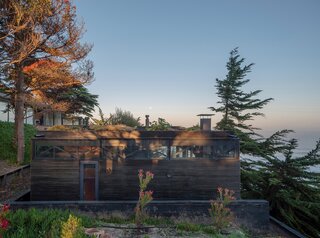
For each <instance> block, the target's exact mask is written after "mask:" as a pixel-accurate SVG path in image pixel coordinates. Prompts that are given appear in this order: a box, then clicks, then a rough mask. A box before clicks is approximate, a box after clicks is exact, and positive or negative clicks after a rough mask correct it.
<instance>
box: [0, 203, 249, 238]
mask: <svg viewBox="0 0 320 238" xmlns="http://www.w3.org/2000/svg"><path fill="white" fill-rule="evenodd" d="M70 214H72V215H73V216H74V217H76V218H77V219H79V221H80V227H79V229H80V233H79V234H80V236H74V237H88V236H86V235H85V233H84V227H87V228H90V227H91V228H93V227H99V226H103V225H107V224H110V223H111V224H121V225H129V226H132V225H134V224H133V219H132V217H125V216H124V215H122V214H110V213H109V214H108V213H101V214H100V215H101V216H100V217H99V216H98V217H92V215H88V214H86V213H75V212H71V211H69V210H60V209H43V210H40V209H34V208H31V209H28V210H23V209H18V210H16V211H10V212H9V214H8V216H7V218H8V219H9V221H10V227H9V229H8V230H7V231H6V232H5V233H4V235H3V238H7V237H10V238H18V237H27V238H28V237H30V238H31V237H32V238H36V237H49V238H50V237H61V234H62V228H63V226H65V225H66V222H67V221H68V218H69V215H70ZM144 224H145V225H146V226H150V225H151V226H155V227H167V228H170V229H174V230H175V233H176V234H177V235H180V236H184V237H197V235H202V234H207V235H208V236H209V237H214V238H226V237H228V238H246V237H248V236H247V235H246V234H245V233H244V232H243V231H242V230H241V229H239V228H237V229H232V230H231V232H230V234H228V235H221V234H218V233H217V232H216V230H215V229H214V228H213V227H212V226H210V225H204V224H194V223H191V222H186V221H179V219H174V220H173V219H170V218H162V217H149V218H147V219H146V221H145V223H144ZM145 237H149V236H148V234H145ZM201 237H202V236H201Z"/></svg>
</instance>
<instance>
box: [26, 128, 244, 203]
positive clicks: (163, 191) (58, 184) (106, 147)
mask: <svg viewBox="0 0 320 238" xmlns="http://www.w3.org/2000/svg"><path fill="white" fill-rule="evenodd" d="M81 161H98V162H99V166H98V169H99V173H98V182H99V186H98V193H99V196H98V197H99V200H136V199H137V198H138V190H139V184H138V182H139V181H138V176H137V174H138V170H139V169H143V170H144V171H148V170H149V171H151V172H153V173H154V174H155V177H154V179H153V180H152V181H151V182H150V185H149V186H148V190H153V191H154V198H155V199H160V200H199V199H200V200H209V199H214V198H215V195H216V189H217V187H223V188H228V189H232V190H234V191H235V192H236V197H237V198H240V160H239V140H238V139H237V138H236V137H234V136H233V135H231V134H228V133H227V132H183V131H182V132H175V131H168V132H154V131H153V132H150V131H131V132H121V131H109V132H61V133H58V132H45V133H44V134H43V135H41V137H38V138H35V139H33V161H32V163H31V200H34V201H37V200H38V201H41V200H52V201H53V200H80V164H81Z"/></svg>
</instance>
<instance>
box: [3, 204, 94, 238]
mask: <svg viewBox="0 0 320 238" xmlns="http://www.w3.org/2000/svg"><path fill="white" fill-rule="evenodd" d="M69 215H70V212H69V211H68V210H58V209H44V210H39V209H34V208H31V209H29V210H22V209H18V210H16V211H14V212H10V213H9V214H8V219H9V220H10V223H11V226H10V227H9V229H8V230H7V232H6V233H5V234H4V236H3V238H9V237H10V238H21V237H27V238H37V237H39V238H40V237H41V238H42V237H49V238H51V237H60V235H61V231H62V224H64V222H66V221H67V220H68V218H69ZM77 217H78V218H81V221H82V222H81V223H82V225H83V226H88V227H89V226H93V225H94V224H95V220H94V219H89V218H86V217H84V216H78V215H77ZM75 237H77V238H78V237H85V236H84V235H83V233H82V231H81V230H80V232H79V233H76V236H75Z"/></svg>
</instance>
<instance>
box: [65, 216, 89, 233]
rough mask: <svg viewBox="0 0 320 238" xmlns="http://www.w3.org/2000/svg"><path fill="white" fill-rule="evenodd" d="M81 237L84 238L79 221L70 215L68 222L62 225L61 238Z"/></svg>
mask: <svg viewBox="0 0 320 238" xmlns="http://www.w3.org/2000/svg"><path fill="white" fill-rule="evenodd" d="M81 237H86V236H85V234H84V230H83V228H82V226H81V219H80V218H77V217H75V216H73V215H72V214H70V215H69V218H68V220H67V221H66V222H63V223H62V229H61V238H81Z"/></svg>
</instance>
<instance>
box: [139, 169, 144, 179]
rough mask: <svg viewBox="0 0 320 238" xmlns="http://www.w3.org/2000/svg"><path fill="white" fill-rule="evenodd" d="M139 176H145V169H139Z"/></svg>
mask: <svg viewBox="0 0 320 238" xmlns="http://www.w3.org/2000/svg"><path fill="white" fill-rule="evenodd" d="M139 177H140V178H142V177H143V170H142V169H139Z"/></svg>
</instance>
